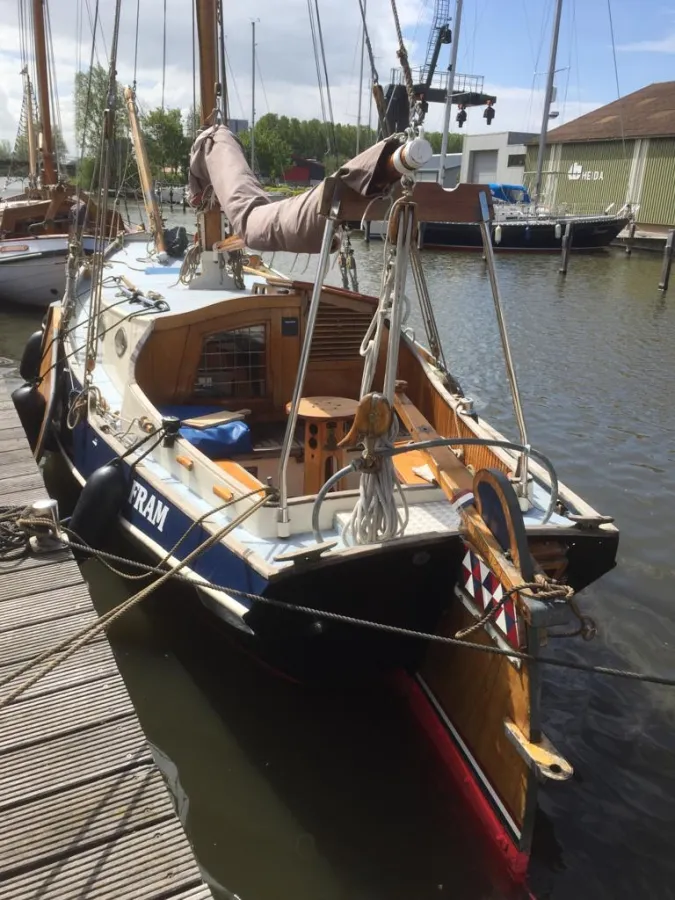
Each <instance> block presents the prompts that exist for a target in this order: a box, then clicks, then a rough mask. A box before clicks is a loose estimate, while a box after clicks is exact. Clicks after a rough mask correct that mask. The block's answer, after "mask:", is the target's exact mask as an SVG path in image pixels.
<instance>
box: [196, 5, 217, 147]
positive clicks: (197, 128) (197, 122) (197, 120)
mask: <svg viewBox="0 0 675 900" xmlns="http://www.w3.org/2000/svg"><path fill="white" fill-rule="evenodd" d="M190 5H191V7H192V123H191V125H192V140H193V141H194V140H196V138H197V131H198V130H199V116H198V115H197V62H196V59H195V40H196V34H195V32H196V26H195V7H196V5H197V4H196V3H191V4H190ZM223 40H224V38H223Z"/></svg>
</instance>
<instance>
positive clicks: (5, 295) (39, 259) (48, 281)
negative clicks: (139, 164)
mask: <svg viewBox="0 0 675 900" xmlns="http://www.w3.org/2000/svg"><path fill="white" fill-rule="evenodd" d="M20 4H21V7H22V14H21V17H20V18H21V22H22V28H23V29H24V36H23V37H24V40H23V41H22V52H23V47H31V48H32V50H33V59H28V58H26V59H24V60H23V62H24V68H23V72H22V75H23V78H24V108H23V115H22V124H25V129H26V139H27V144H28V156H29V175H28V189H27V190H26V191H25V192H24V193H23V194H21V195H19V196H17V197H14V198H12V199H10V200H6V201H4V202H0V301H10V302H13V303H17V304H22V305H28V306H48V305H49V304H50V303H53V302H54V301H55V300H56V299H59V298H61V297H62V296H63V292H64V289H65V283H66V259H67V256H68V247H69V231H70V230H71V229H72V228H73V226H74V225H75V223H76V219H77V220H78V224H79V226H80V231H81V238H80V239H81V242H82V248H83V251H84V252H91V251H92V250H93V249H94V239H93V237H91V236H90V235H88V234H87V231H89V232H91V230H92V229H93V226H94V223H95V221H96V218H97V210H96V207H95V206H94V205H93V204H92V202H91V200H90V198H89V197H88V196H87V195H86V194H84V193H82V192H80V191H78V190H76V189H75V187H74V186H73V185H71V184H69V183H68V182H67V181H66V180H65V179H64V178H63V176H62V175H61V172H60V168H59V164H58V153H57V149H56V142H55V140H54V130H53V128H52V120H53V113H54V110H53V109H52V103H51V98H52V97H53V96H55V95H56V91H55V89H54V88H55V86H54V84H53V83H52V80H53V73H54V66H53V61H52V60H50V53H48V44H49V47H50V48H51V40H50V41H49V42H48V41H47V37H46V31H47V29H48V28H49V11H48V0H20ZM29 4H30V10H29V9H28V6H29ZM24 7H25V9H24ZM29 11H30V13H31V15H30V16H29V15H28V12H29ZM27 22H31V23H32V29H31V30H30V31H28V26H27V25H26V24H25V23H27ZM33 63H34V66H35V71H36V76H37V106H38V110H37V112H38V116H37V118H36V116H35V110H34V99H33V85H32V82H31V78H30V75H29V66H32V64H33ZM38 122H39V142H38ZM38 143H39V148H38ZM107 223H108V232H107V233H108V235H110V234H111V233H112V234H116V233H117V232H118V231H119V230H121V229H122V228H123V224H122V220H121V218H120V217H119V215H118V214H117V213H116V212H111V214H110V215H109V216H108V218H107Z"/></svg>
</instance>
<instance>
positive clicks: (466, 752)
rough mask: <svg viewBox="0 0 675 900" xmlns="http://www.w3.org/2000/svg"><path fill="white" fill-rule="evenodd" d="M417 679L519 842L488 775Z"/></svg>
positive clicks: (436, 701) (517, 833) (427, 687)
mask: <svg viewBox="0 0 675 900" xmlns="http://www.w3.org/2000/svg"><path fill="white" fill-rule="evenodd" d="M415 678H416V679H417V681H418V682H419V685H420V687H421V688H422V690H423V691H424V693H425V694H426V696H427V697H428V698H429V700H430V701H431V703H432V705H433V707H434V709H435V710H436V712H437V713H438V716H439V717H440V719H441V720H442V722H443V724H444V725H445V727H446V728H447V729H448V731H449V732H450V734H451V735H452V738H453V739H454V741H455V743H456V744H457V746H458V747H459V749H460V750H461V751H462V755H463V756H464V758H465V759H466V761H467V762H468V763H469V764H470V766H471V768H472V769H473V770H474V772H475V773H476V775H477V776H478V778H479V779H480V781H481V783H482V785H483V787H484V788H485V790H486V791H487V792H488V794H489V795H490V799H491V801H492V803H493V804H494V805H495V806H496V807H497V809H498V810H499V813H500V815H501V816H502V818H503V819H504V821H505V822H506V824H507V825H508V826H509V828H510V830H511V831H512V832H513V834H514V835H515V836H516V837H517V838H518V840H520V837H521V834H522V832H521V830H520V828H519V827H518V826H517V825H516V823H515V821H514V820H513V817H512V816H511V813H510V812H509V811H508V809H507V808H506V807H505V806H504V804H503V803H502V801H501V798H500V797H499V795H498V794H497V793H496V791H495V789H494V788H493V787H492V785H491V784H490V781H489V779H488V777H487V775H486V774H485V772H483V770H482V769H481V767H480V766H479V765H478V763H477V761H476V759H475V757H474V756H473V754H472V753H471V751H470V750H469V748H468V747H467V745H466V744H465V743H464V741H463V740H462V738H461V735H460V734H459V732H458V731H457V729H456V728H455V726H454V725H453V724H452V722H451V721H450V719H449V718H448V716H447V715H446V713H445V711H444V710H443V708H442V707H441V705H440V704H439V702H438V700H437V699H436V697H435V696H434V694H433V693H432V691H431V688H430V687H429V685H428V684H427V683H426V682H425V680H424V679H423V678H422V676H421V675H416V676H415Z"/></svg>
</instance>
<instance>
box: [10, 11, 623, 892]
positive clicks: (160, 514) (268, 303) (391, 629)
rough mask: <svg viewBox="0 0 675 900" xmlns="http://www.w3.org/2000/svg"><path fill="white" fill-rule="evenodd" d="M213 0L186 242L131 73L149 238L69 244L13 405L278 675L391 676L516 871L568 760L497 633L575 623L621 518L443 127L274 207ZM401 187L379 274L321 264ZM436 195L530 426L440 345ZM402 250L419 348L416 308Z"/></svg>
mask: <svg viewBox="0 0 675 900" xmlns="http://www.w3.org/2000/svg"><path fill="white" fill-rule="evenodd" d="M216 7H217V3H216V2H215V0H197V2H196V22H197V29H198V39H199V41H198V43H199V47H200V76H201V110H202V130H201V132H200V134H199V136H198V138H197V140H196V142H195V144H194V146H193V149H192V155H191V165H190V190H191V195H192V200H193V203H195V204H196V205H197V206H198V209H199V214H198V223H199V229H198V233H197V235H196V240H195V243H194V244H192V245H191V246H190V247H189V248H187V250H186V251H185V252H183V253H178V252H176V251H175V250H174V249H172V248H171V247H169V246H168V245H167V242H166V240H165V235H164V232H163V230H162V223H161V218H160V216H159V210H158V207H157V203H156V199H155V198H154V196H153V193H152V183H151V177H150V173H149V171H148V168H147V160H146V157H145V153H144V146H143V139H142V134H141V132H140V129H139V127H138V120H137V116H136V111H135V99H134V95H133V91H132V90H131V89H127V93H126V96H127V107H128V109H129V113H130V121H131V129H132V134H133V137H134V143H135V150H136V158H137V160H138V163H139V169H140V177H141V181H142V183H143V187H144V195H145V197H146V200H147V202H148V214H149V215H148V219H149V221H150V223H151V227H152V235H151V244H152V246H151V247H148V235H135V234H129V235H124V236H123V237H122V238H120V240H119V241H118V242H116V244H115V245H114V246H113V247H110V248H108V249H107V250H106V251H105V253H104V254H99V253H97V254H95V255H94V257H93V259H92V260H91V261H90V262H88V263H87V264H86V265H80V266H79V268H78V269H77V270H76V277H75V278H74V279H73V284H72V285H71V286H70V287H69V290H68V291H67V293H66V296H65V297H64V300H63V303H61V304H53V305H52V306H51V307H50V309H49V313H48V320H47V323H46V328H45V335H44V339H43V341H42V348H41V352H40V353H39V354H37V357H36V359H35V362H34V371H33V377H32V378H31V379H30V381H29V382H27V383H26V385H24V386H23V387H22V388H20V389H18V391H16V392H15V395H14V396H15V403H16V404H17V408H18V409H19V413H20V415H21V417H22V421H23V422H24V424H25V425H26V428H27V431H28V432H29V434H30V435H31V440H32V445H33V447H34V449H35V453H36V455H38V456H39V455H41V453H42V452H43V451H44V447H45V443H46V441H47V439H49V440H51V441H52V442H53V443H55V445H56V446H57V447H58V450H59V452H60V453H61V454H62V455H63V458H64V459H65V460H66V462H67V464H68V466H69V467H70V469H71V471H72V473H73V475H74V476H75V478H76V479H77V480H78V481H79V482H80V484H81V485H82V488H83V489H82V494H81V496H80V500H79V502H78V504H77V507H76V509H75V511H74V513H73V516H72V519H71V520H70V525H69V527H70V529H71V535H72V536H73V540H79V541H80V542H82V541H86V542H87V543H89V544H91V545H93V546H100V544H101V543H102V542H103V541H104V540H105V536H106V534H108V533H109V532H110V530H111V529H112V528H113V527H114V526H115V525H118V526H120V527H121V528H122V529H123V531H124V532H125V533H126V534H127V535H128V537H129V538H130V539H132V541H133V542H134V543H135V544H136V545H137V546H138V548H139V551H140V552H142V553H143V554H144V555H149V556H150V557H151V558H152V559H154V560H155V561H157V563H158V564H159V565H160V566H161V567H166V568H168V569H172V570H174V571H175V572H176V573H179V574H180V576H181V577H183V578H184V579H187V580H188V581H189V582H190V583H191V584H192V585H193V586H194V588H195V590H196V592H197V594H198V596H199V597H200V598H201V600H202V601H203V603H204V604H205V605H206V606H207V607H208V608H209V609H210V610H212V612H213V613H214V617H213V622H214V627H223V628H225V629H227V631H228V633H229V634H230V635H231V636H234V637H235V638H236V639H237V640H238V641H239V642H240V643H241V644H242V645H243V646H244V647H245V648H246V649H247V650H249V651H250V652H251V653H253V654H255V655H256V656H257V657H258V658H260V659H261V660H262V661H264V662H265V663H266V664H267V665H268V666H271V667H273V668H275V669H276V670H278V671H280V672H282V673H284V674H285V675H288V676H291V677H293V678H296V679H298V680H305V681H306V680H320V679H323V678H327V677H328V678H337V679H339V680H343V679H348V678H350V679H351V678H365V677H371V676H373V675H374V674H376V673H382V672H387V673H395V674H394V675H393V676H392V677H395V680H396V682H397V684H398V685H399V688H400V689H401V690H402V691H404V693H405V695H406V697H407V698H408V699H409V701H410V703H411V706H412V708H413V710H414V711H415V714H416V716H417V718H418V719H419V722H420V723H421V724H422V725H423V727H424V728H425V730H426V731H427V732H428V734H429V735H430V736H431V737H432V739H433V741H434V743H435V745H436V746H437V747H438V748H439V751H440V752H441V753H442V755H443V758H444V759H445V761H446V762H447V764H448V770H449V772H450V773H451V774H452V775H453V776H455V777H457V779H458V781H459V783H460V784H462V785H463V789H465V790H466V791H467V795H468V796H469V797H470V800H471V806H472V808H473V809H474V810H475V812H476V814H477V815H478V816H479V817H480V818H481V821H482V822H483V824H484V825H485V830H486V834H489V836H490V837H491V838H493V839H494V841H495V846H496V847H498V848H499V850H500V853H501V854H503V857H504V859H505V860H506V862H507V863H508V866H509V870H510V871H511V873H512V874H513V876H514V877H517V878H522V877H523V874H524V872H525V868H526V866H527V859H528V854H529V848H530V842H531V836H532V827H533V821H534V812H535V809H536V790H537V784H538V782H539V781H540V780H541V779H553V780H564V779H565V778H567V777H569V776H570V774H571V772H572V769H571V766H570V764H569V763H568V762H567V761H566V760H565V759H564V757H562V756H561V755H560V753H558V752H557V751H556V749H555V748H554V747H553V746H552V745H551V744H550V742H549V741H548V740H547V738H546V736H545V734H544V733H543V731H542V727H541V718H542V710H541V680H540V664H539V663H537V662H536V661H535V660H533V659H532V658H522V657H520V656H518V657H516V656H513V655H512V654H514V653H516V652H519V653H520V652H521V651H524V652H526V653H527V654H530V655H536V654H537V652H538V648H539V646H540V644H541V643H542V641H544V640H545V637H546V634H547V633H548V632H549V631H550V630H552V631H555V630H556V629H557V628H558V627H559V626H560V625H565V623H568V621H569V620H570V619H571V620H572V621H573V622H574V623H576V626H577V629H576V630H577V632H578V633H579V634H580V635H583V636H586V637H588V636H590V624H589V621H588V619H587V617H586V616H585V614H583V613H582V612H581V611H580V610H579V607H578V605H577V598H576V593H577V592H579V591H581V590H582V589H583V588H584V587H586V586H587V585H588V584H590V583H591V582H593V581H595V580H596V579H598V578H600V577H601V576H602V575H603V574H604V573H605V572H607V571H608V570H610V569H611V568H612V567H613V566H614V565H615V556H616V551H617V544H618V530H617V529H616V527H615V526H614V524H613V523H612V520H611V519H610V518H608V517H606V516H603V515H601V514H600V513H598V512H596V511H595V510H594V509H593V508H592V507H590V506H589V505H588V504H587V503H586V502H585V501H584V500H583V499H582V498H580V497H579V496H577V495H576V494H575V493H574V492H573V491H572V490H571V489H570V488H568V487H567V486H565V485H563V484H562V483H560V482H559V480H558V478H557V476H556V474H555V470H554V468H553V466H552V464H551V463H550V462H549V461H548V460H547V459H546V458H545V457H544V456H543V455H542V454H540V453H537V451H536V450H535V449H534V448H532V447H531V446H530V443H529V439H528V435H527V429H526V424H525V417H524V413H523V410H522V404H521V402H520V395H519V392H518V385H517V379H516V372H515V367H514V364H513V360H512V357H511V353H510V349H509V344H508V337H507V334H506V328H505V325H504V319H503V316H502V314H501V298H500V293H499V284H498V279H497V273H496V268H495V261H494V256H493V253H492V245H491V242H490V237H489V236H490V229H491V218H492V204H491V198H490V195H489V192H487V191H486V190H485V189H484V188H483V187H482V186H480V185H459V186H458V187H457V188H455V189H453V190H445V189H443V188H442V187H440V186H439V185H438V184H435V183H423V182H416V181H415V172H416V169H417V167H418V166H419V165H421V164H423V162H424V161H425V159H428V157H429V154H430V152H431V148H430V147H429V145H428V143H427V142H426V141H425V140H424V138H423V137H422V136H420V134H419V133H418V132H416V131H415V129H414V128H412V127H411V128H410V129H409V130H408V131H407V133H406V134H405V135H403V136H401V135H398V136H396V137H393V138H389V139H387V140H385V141H382V142H380V143H379V144H376V145H375V146H373V147H370V148H368V149H367V150H366V151H364V152H363V153H361V154H360V155H358V156H357V157H356V158H355V159H353V160H351V161H349V162H348V163H346V164H345V165H344V166H342V167H341V168H340V169H339V170H338V171H337V172H336V173H335V174H334V175H333V176H331V177H329V178H327V179H326V180H325V181H324V182H323V183H322V184H320V185H318V186H317V187H315V188H314V189H313V190H311V191H309V192H307V193H305V194H302V195H300V196H297V197H293V198H290V199H287V200H282V201H279V202H277V203H270V202H269V199H268V198H267V197H266V194H265V191H264V189H263V188H262V186H261V185H260V184H259V183H258V181H257V180H256V178H255V176H254V175H253V173H252V171H251V169H250V168H249V166H248V164H247V161H246V159H245V157H244V154H243V152H242V149H241V147H240V145H239V144H238V143H237V141H236V138H235V137H234V135H232V134H231V133H230V131H229V130H228V128H227V126H226V125H225V124H224V104H222V97H219V94H218V91H219V89H220V88H219V85H220V84H222V83H223V82H222V74H223V70H224V60H222V58H221V61H220V76H219V64H218V56H217V50H216V48H217V46H218V40H217V36H218V34H219V31H218V29H219V23H220V22H222V19H221V18H219V17H218V16H217V10H216ZM114 68H115V59H114V55H113V57H112V59H111V72H112V73H114ZM111 77H114V75H113V76H111ZM111 96H114V91H112V92H111ZM219 101H220V103H219ZM214 119H215V120H216V121H214ZM218 119H219V120H220V121H217V120H218ZM392 196H393V198H394V206H393V210H392V211H391V214H390V216H389V218H388V230H387V236H386V240H387V245H386V262H385V265H384V268H383V272H382V285H381V291H380V295H379V296H378V297H372V296H368V295H365V294H362V293H359V292H357V291H352V290H347V289H344V288H338V287H332V286H328V285H326V284H324V279H325V277H326V274H327V271H328V267H329V264H330V257H331V253H332V252H334V251H335V249H336V247H337V246H339V244H340V240H341V238H340V227H341V223H342V222H346V221H347V222H348V221H353V220H356V219H360V218H362V217H363V216H364V215H365V216H366V217H371V218H372V219H373V220H377V219H382V218H383V217H384V214H385V211H386V209H387V207H388V206H389V204H390V203H391V198H392ZM223 214H224V215H225V217H226V219H227V222H228V223H229V226H228V229H227V231H226V232H224V231H223ZM439 216H447V217H449V218H452V219H454V220H458V221H464V222H471V221H480V222H481V226H480V227H481V231H482V234H483V237H484V250H485V254H486V260H487V266H488V271H489V274H490V284H491V287H492V292H493V300H494V302H495V310H496V315H497V319H498V324H499V328H500V334H501V337H502V342H503V349H504V360H505V367H506V374H507V378H508V380H509V384H510V386H511V389H512V399H513V405H514V412H515V416H516V423H517V427H518V430H519V434H520V440H519V441H518V442H513V441H509V440H507V439H506V438H505V437H504V436H503V435H502V434H500V433H499V432H498V431H496V430H495V429H494V428H493V427H492V426H491V425H490V424H489V423H488V422H487V421H486V420H485V419H484V418H483V417H482V416H480V415H479V414H478V413H477V411H476V410H475V409H474V408H473V405H472V402H471V400H470V399H469V398H467V397H466V396H465V395H464V393H463V391H462V389H461V387H460V385H459V383H458V381H457V380H456V378H454V377H453V376H452V375H451V373H450V372H449V371H448V369H447V367H446V365H445V362H444V356H443V351H442V347H441V345H440V341H439V337H438V331H437V329H436V326H435V321H434V317H433V309H432V307H431V304H430V301H429V298H428V292H426V287H425V285H426V282H425V278H424V270H423V267H422V263H421V258H420V256H419V255H418V254H417V251H416V248H415V236H416V229H417V227H418V225H419V223H423V222H428V221H435V220H437V219H438V218H439ZM275 250H287V251H291V252H307V253H315V254H318V268H317V274H316V277H315V279H314V280H312V281H307V282H305V281H301V280H295V279H291V278H288V277H285V276H284V275H283V274H282V273H280V272H277V271H275V270H273V269H272V268H270V267H269V266H267V265H266V264H265V263H264V262H263V260H262V257H261V253H262V252H268V251H275ZM75 263H77V260H75ZM410 268H412V271H413V274H414V276H415V280H416V282H417V283H418V284H419V285H420V286H421V287H422V290H421V291H420V301H421V303H422V307H423V316H424V320H425V323H426V329H427V342H428V347H425V346H423V345H422V344H421V343H420V342H418V341H416V340H415V339H413V338H412V337H411V336H410V334H409V333H408V332H407V330H406V329H405V328H404V309H405V306H406V301H405V293H404V291H405V284H406V275H407V272H408V271H409V270H410ZM430 635H431V636H432V637H431V638H430V637H429V636H430ZM425 636H426V637H425ZM436 638H441V639H445V638H447V639H448V640H451V641H454V642H455V643H454V645H453V646H447V645H445V644H443V643H438V642H437V641H436V640H435V639H436ZM464 640H467V641H471V642H473V643H477V644H479V645H481V646H482V647H483V648H485V649H487V650H488V651H490V652H493V653H497V654H500V655H490V653H489V652H486V653H482V652H481V653H479V652H476V650H475V649H469V648H468V647H463V646H462V641H464ZM458 644H459V646H458Z"/></svg>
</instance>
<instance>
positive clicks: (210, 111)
mask: <svg viewBox="0 0 675 900" xmlns="http://www.w3.org/2000/svg"><path fill="white" fill-rule="evenodd" d="M195 3H196V7H195V8H196V11H197V43H198V46H199V81H200V99H201V105H202V108H201V125H202V128H208V127H209V125H212V124H213V117H214V113H215V110H216V103H217V91H218V49H217V44H216V41H217V36H218V17H217V14H216V2H215V0H195ZM201 215H203V221H204V245H205V246H204V250H206V249H209V250H210V249H211V247H213V245H214V244H217V243H218V242H219V241H220V239H221V238H222V236H223V235H222V226H221V218H220V207H219V206H217V205H215V206H212V207H211V208H210V209H208V210H207V211H206V212H204V213H202V214H201Z"/></svg>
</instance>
